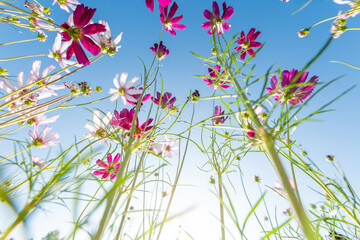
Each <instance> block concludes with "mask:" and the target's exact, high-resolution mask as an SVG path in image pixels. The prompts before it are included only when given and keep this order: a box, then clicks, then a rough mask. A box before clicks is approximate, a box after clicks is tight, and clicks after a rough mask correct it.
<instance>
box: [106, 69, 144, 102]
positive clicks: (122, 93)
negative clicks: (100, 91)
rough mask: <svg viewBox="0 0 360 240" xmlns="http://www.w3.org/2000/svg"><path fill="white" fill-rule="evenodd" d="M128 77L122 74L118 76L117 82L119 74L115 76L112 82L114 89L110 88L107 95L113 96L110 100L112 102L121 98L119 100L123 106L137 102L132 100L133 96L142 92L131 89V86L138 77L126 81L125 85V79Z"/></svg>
mask: <svg viewBox="0 0 360 240" xmlns="http://www.w3.org/2000/svg"><path fill="white" fill-rule="evenodd" d="M127 77H128V73H122V74H121V76H120V82H119V80H118V78H119V74H116V76H115V78H114V80H113V82H114V85H115V87H116V88H110V91H109V93H110V94H112V93H114V95H112V96H111V98H110V100H111V101H112V102H113V101H115V100H116V99H117V98H118V97H121V100H122V101H123V103H124V105H126V104H127V103H128V102H137V99H136V98H134V96H133V95H136V94H141V93H142V90H140V89H136V88H134V87H132V85H133V84H134V83H135V82H136V81H137V80H139V78H138V77H136V76H135V77H133V78H132V79H131V80H130V81H128V82H127V83H126V84H125V82H126V78H127Z"/></svg>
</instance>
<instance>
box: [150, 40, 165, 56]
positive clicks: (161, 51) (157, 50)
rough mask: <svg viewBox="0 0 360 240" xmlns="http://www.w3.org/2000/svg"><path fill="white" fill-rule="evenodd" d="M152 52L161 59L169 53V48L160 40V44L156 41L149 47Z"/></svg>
mask: <svg viewBox="0 0 360 240" xmlns="http://www.w3.org/2000/svg"><path fill="white" fill-rule="evenodd" d="M150 49H151V50H152V52H153V53H154V54H155V56H156V58H157V59H159V60H162V59H164V58H166V57H167V55H169V49H167V48H166V47H165V46H164V45H163V44H162V41H161V42H160V45H158V44H157V43H155V44H154V46H153V47H150Z"/></svg>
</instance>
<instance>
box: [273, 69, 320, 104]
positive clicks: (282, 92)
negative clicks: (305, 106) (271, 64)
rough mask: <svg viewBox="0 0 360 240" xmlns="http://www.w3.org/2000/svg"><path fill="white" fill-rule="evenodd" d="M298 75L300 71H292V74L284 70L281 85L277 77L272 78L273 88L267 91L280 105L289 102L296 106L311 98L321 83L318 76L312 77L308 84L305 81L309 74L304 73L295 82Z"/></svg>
mask: <svg viewBox="0 0 360 240" xmlns="http://www.w3.org/2000/svg"><path fill="white" fill-rule="evenodd" d="M298 73H299V71H298V70H295V69H291V70H290V72H289V71H287V70H284V71H283V72H282V73H281V83H280V84H279V81H278V78H277V76H276V75H273V76H272V77H271V81H270V84H271V87H268V88H266V89H267V90H268V93H269V94H270V95H272V96H273V97H274V98H275V101H279V103H280V104H284V103H286V102H288V103H289V104H290V105H292V106H295V105H296V104H298V103H300V102H303V100H305V99H307V98H309V97H310V95H311V93H312V91H313V90H314V88H315V86H316V84H317V82H318V81H319V79H318V76H312V77H311V78H310V80H309V81H308V82H307V83H306V82H305V81H306V78H307V77H308V75H309V72H303V73H302V74H301V75H300V76H299V78H298V79H297V80H296V81H294V78H295V76H296V75H297V74H298Z"/></svg>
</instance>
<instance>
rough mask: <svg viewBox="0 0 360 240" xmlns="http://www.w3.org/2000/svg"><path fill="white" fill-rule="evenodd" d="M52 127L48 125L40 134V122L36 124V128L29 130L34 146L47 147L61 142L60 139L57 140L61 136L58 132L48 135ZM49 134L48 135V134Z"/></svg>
mask: <svg viewBox="0 0 360 240" xmlns="http://www.w3.org/2000/svg"><path fill="white" fill-rule="evenodd" d="M51 129H52V128H51V127H49V126H46V127H45V128H44V129H43V130H42V131H41V133H40V134H38V124H35V125H34V130H33V131H31V130H29V135H30V138H31V140H32V146H34V147H38V148H47V147H50V146H55V145H56V144H58V143H59V141H55V140H56V139H58V138H59V134H57V133H56V132H52V133H50V134H49V135H47V134H48V133H49V132H50V131H51ZM46 135H47V136H46Z"/></svg>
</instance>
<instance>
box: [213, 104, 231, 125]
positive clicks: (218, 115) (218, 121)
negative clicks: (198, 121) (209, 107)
mask: <svg viewBox="0 0 360 240" xmlns="http://www.w3.org/2000/svg"><path fill="white" fill-rule="evenodd" d="M224 112H225V111H222V112H221V107H220V106H215V111H214V117H213V118H212V119H211V121H212V122H213V124H214V125H222V124H224V122H225V121H226V119H228V117H225V116H222V115H224Z"/></svg>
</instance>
